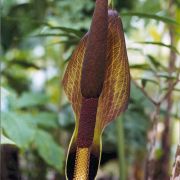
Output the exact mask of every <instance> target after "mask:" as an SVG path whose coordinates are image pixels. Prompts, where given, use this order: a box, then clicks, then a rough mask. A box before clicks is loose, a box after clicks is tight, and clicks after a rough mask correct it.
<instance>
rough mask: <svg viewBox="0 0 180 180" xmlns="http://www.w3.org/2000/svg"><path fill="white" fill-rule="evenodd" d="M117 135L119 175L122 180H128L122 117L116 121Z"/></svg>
mask: <svg viewBox="0 0 180 180" xmlns="http://www.w3.org/2000/svg"><path fill="white" fill-rule="evenodd" d="M116 133H117V153H118V163H119V173H120V178H119V179H121V180H126V179H127V176H126V160H125V146H124V124H123V118H122V116H120V117H119V118H118V119H117V120H116Z"/></svg>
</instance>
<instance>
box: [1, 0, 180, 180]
mask: <svg viewBox="0 0 180 180" xmlns="http://www.w3.org/2000/svg"><path fill="white" fill-rule="evenodd" d="M113 6H114V8H115V9H117V11H118V12H119V14H120V16H121V18H122V21H123V25H124V32H125V36H126V44H127V51H128V57H129V64H130V70H131V76H132V82H131V98H130V102H129V107H128V110H127V111H126V113H124V114H123V115H122V116H121V117H120V118H119V119H117V120H116V121H115V122H113V123H112V124H111V125H110V126H109V127H108V128H107V129H106V130H105V132H104V135H103V155H102V162H101V167H100V170H99V173H98V178H99V179H100V178H101V179H105V178H106V179H113V178H114V179H117V178H118V177H119V176H120V178H121V179H123V180H125V179H131V180H133V179H135V180H141V179H143V177H146V178H148V177H149V178H151V179H156V180H158V179H161V180H162V179H164V180H166V179H167V178H168V176H169V175H170V174H171V169H172V162H173V161H174V154H175V150H176V147H177V144H178V142H179V136H180V135H179V131H180V128H179V124H180V122H179V119H180V110H179V109H180V93H179V91H180V83H179V81H180V80H179V73H180V58H179V51H178V50H179V47H180V28H179V27H180V2H179V0H151V1H148V0H134V1H131V0H126V1H123V0H114V1H113ZM93 8H94V1H92V0H88V1H83V0H59V1H58V0H4V1H3V2H2V4H1V46H0V53H1V143H3V144H6V143H15V144H16V145H17V147H18V148H19V157H20V169H21V176H22V179H23V180H36V179H37V180H40V179H41V180H45V179H48V180H52V179H63V177H64V166H65V152H66V150H67V147H68V143H69V139H70V137H71V134H72V131H73V128H74V116H73V112H72V108H71V106H70V104H69V103H68V101H67V98H66V96H65V94H64V91H63V88H62V84H61V80H62V77H63V73H64V71H65V67H66V65H67V62H68V60H69V57H70V56H71V54H72V52H73V50H74V48H75V45H77V43H78V41H79V40H80V38H81V37H82V36H83V34H84V33H85V32H87V31H88V28H89V26H90V22H91V16H92V13H93Z"/></svg>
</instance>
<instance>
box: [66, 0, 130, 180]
mask: <svg viewBox="0 0 180 180" xmlns="http://www.w3.org/2000/svg"><path fill="white" fill-rule="evenodd" d="M97 2H106V3H107V1H106V0H97V1H96V3H97ZM99 5H100V6H101V5H102V4H99ZM103 7H104V8H107V7H106V4H104V5H103ZM96 8H98V6H96ZM101 10H102V12H103V13H106V11H105V10H104V9H101ZM95 12H96V10H95ZM107 13H108V14H107V17H108V19H107V25H105V24H106V20H104V22H103V25H102V26H103V27H102V28H104V30H103V33H102V34H103V36H104V39H103V37H101V38H97V39H100V40H98V42H97V44H96V45H97V46H95V47H96V48H99V49H100V50H99V51H98V50H97V49H96V50H95V53H94V51H93V50H92V53H93V55H91V51H90V50H89V49H91V48H89V47H90V46H92V44H93V43H96V38H95V37H96V36H97V35H98V34H97V35H96V36H92V34H91V33H92V32H93V33H94V31H91V30H92V27H91V29H90V32H88V33H87V34H86V35H85V36H84V37H83V38H82V40H81V41H80V43H79V45H78V46H77V48H76V50H75V51H74V53H73V55H72V58H71V59H70V61H69V64H68V66H67V69H66V72H65V75H64V79H63V85H64V89H65V92H66V94H67V96H68V99H69V101H70V102H71V104H72V107H73V110H74V113H75V116H76V126H75V130H74V134H73V136H72V139H71V143H70V147H69V151H68V157H67V167H66V174H67V178H68V179H69V180H70V179H77V178H81V176H82V177H86V178H84V179H94V178H95V176H96V173H97V169H98V165H99V161H100V156H101V134H102V131H103V129H104V128H105V126H106V125H107V124H108V123H110V122H111V121H112V120H114V119H115V118H116V117H117V116H118V115H119V114H120V113H121V112H123V111H124V110H125V109H126V107H127V103H128V99H129V93H130V92H129V91H130V74H129V66H128V58H127V52H126V46H125V40H124V33H123V27H122V23H121V20H120V18H119V17H118V14H117V12H116V11H114V10H111V9H109V10H108V12H107ZM95 14H97V13H94V15H95ZM102 17H103V19H104V18H106V15H104V16H100V17H99V18H100V19H101V18H102ZM93 20H94V17H93ZM93 23H94V21H93V22H92V25H93ZM105 26H107V33H106V32H105V31H106V28H105ZM99 28H100V27H99ZM100 32H101V31H100ZM96 33H97V32H96ZM91 37H93V38H94V40H93V42H92V41H91V40H92V39H90V40H89V38H91ZM99 41H102V42H104V44H101V43H99ZM101 46H102V49H101ZM87 48H89V49H87ZM98 53H100V54H98ZM88 54H89V55H88ZM96 54H97V57H99V58H100V59H99V58H96ZM89 57H90V58H91V59H90V60H89V59H88V60H89V61H88V60H87V58H89ZM94 61H102V62H94ZM94 64H95V67H96V68H95V69H92V67H93V66H94ZM88 67H89V68H88ZM101 68H102V69H103V70H102V69H101ZM98 71H99V73H98ZM90 75H91V76H90ZM86 77H87V79H86ZM87 107H88V108H89V109H90V110H91V111H89V112H90V113H89V112H88V108H87ZM86 110H87V112H86ZM83 114H85V118H82V116H83ZM88 115H89V116H90V117H89V118H88ZM82 121H83V122H82ZM93 123H94V125H93ZM87 141H88V143H87ZM82 156H83V157H86V158H83V159H85V160H86V162H83V164H86V166H85V165H83V167H84V171H83V167H82V165H81V163H79V162H80V160H82ZM77 172H78V173H77ZM79 173H82V174H81V175H80V174H79ZM83 173H84V174H83ZM77 174H78V176H80V177H76V176H77Z"/></svg>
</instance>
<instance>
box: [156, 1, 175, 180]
mask: <svg viewBox="0 0 180 180" xmlns="http://www.w3.org/2000/svg"><path fill="white" fill-rule="evenodd" d="M173 3H174V0H170V4H169V9H170V15H171V16H173V14H174V13H173V11H172V8H173ZM169 36H170V40H171V45H172V46H173V45H174V43H175V42H174V41H175V38H174V32H173V27H172V26H170V27H169ZM175 61H176V53H175V52H174V51H173V50H170V56H169V69H168V70H169V76H171V75H172V73H173V72H174V70H175ZM177 82H178V79H177V81H176V82H175V83H173V82H172V80H171V79H170V80H169V82H168V87H169V88H168V90H167V93H166V94H165V96H164V98H163V99H162V100H165V101H166V103H167V107H166V116H165V118H164V131H163V133H162V140H161V144H162V152H163V154H162V156H161V158H160V159H159V160H158V161H157V163H156V164H157V166H159V170H158V172H157V171H156V173H155V175H154V179H163V180H169V178H170V177H169V165H170V151H171V149H170V147H171V125H172V119H171V109H172V105H173V99H172V90H173V88H174V86H175V85H176V83H177Z"/></svg>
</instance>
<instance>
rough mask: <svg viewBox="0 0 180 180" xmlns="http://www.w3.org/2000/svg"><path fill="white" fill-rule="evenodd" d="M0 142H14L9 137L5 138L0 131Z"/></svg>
mask: <svg viewBox="0 0 180 180" xmlns="http://www.w3.org/2000/svg"><path fill="white" fill-rule="evenodd" d="M0 144H15V142H13V141H12V140H10V139H9V138H7V137H6V136H4V135H3V134H2V133H1V141H0Z"/></svg>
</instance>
